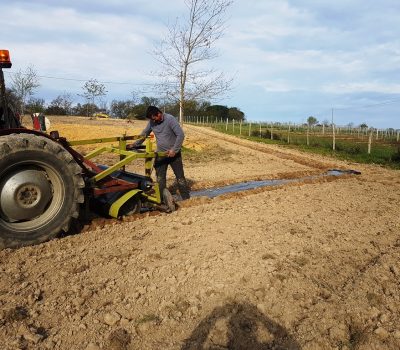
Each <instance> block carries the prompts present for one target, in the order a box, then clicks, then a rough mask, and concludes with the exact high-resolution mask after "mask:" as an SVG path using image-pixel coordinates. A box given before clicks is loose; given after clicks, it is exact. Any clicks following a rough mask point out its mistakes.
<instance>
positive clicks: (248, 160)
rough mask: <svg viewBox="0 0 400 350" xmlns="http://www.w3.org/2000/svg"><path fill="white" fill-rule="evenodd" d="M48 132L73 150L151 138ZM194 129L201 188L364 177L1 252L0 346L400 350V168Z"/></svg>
mask: <svg viewBox="0 0 400 350" xmlns="http://www.w3.org/2000/svg"><path fill="white" fill-rule="evenodd" d="M50 120H51V123H52V129H58V130H59V131H60V133H61V134H62V135H64V136H67V137H68V138H69V139H87V138H95V137H96V138H97V137H102V136H111V135H113V136H119V135H120V134H122V133H124V132H128V133H130V134H131V133H137V132H139V131H140V130H141V129H142V128H143V126H144V122H134V123H127V122H126V121H113V120H110V121H109V120H107V121H104V120H102V121H97V120H87V119H84V118H81V119H78V118H50ZM184 130H185V133H186V140H185V143H184V146H185V148H186V149H187V151H185V152H184V163H185V171H186V176H187V179H188V180H189V183H190V185H191V188H192V190H196V189H203V188H208V187H214V186H221V185H223V184H233V183H239V182H243V181H247V180H260V179H263V180H265V179H282V178H299V177H303V176H306V175H317V174H321V173H324V172H325V171H326V170H327V169H332V168H335V169H354V170H357V171H360V172H361V174H360V175H345V176H340V177H323V178H314V179H312V180H307V181H303V182H301V183H295V184H287V185H281V186H278V187H267V188H262V189H257V190H251V191H245V192H239V193H234V194H229V195H224V196H219V197H215V198H214V199H210V198H205V197H201V198H193V199H190V200H188V201H185V202H180V204H179V209H178V210H177V211H175V212H173V213H170V214H166V213H147V214H141V215H139V216H135V217H133V218H129V217H126V218H124V220H119V221H118V220H99V219H95V220H93V222H92V223H91V224H89V225H87V226H85V227H84V228H83V229H82V230H81V232H80V233H79V234H75V235H69V236H66V237H62V238H60V239H56V240H52V241H50V242H47V243H44V244H40V245H37V246H32V247H25V248H20V249H15V250H11V249H5V250H2V251H0V275H1V278H0V342H1V343H2V344H1V349H4V350H11V349H13V350H14V349H83V350H96V349H111V350H113V349H114V350H122V349H128V350H130V349H185V350H186V349H348V350H350V349H399V348H400V326H399V325H400V293H399V280H400V236H399V232H400V215H399V202H400V173H399V171H395V170H389V169H385V168H382V167H379V166H375V165H360V164H355V163H349V162H343V161H338V160H335V159H331V158H324V157H321V156H316V155H310V154H306V153H301V152H299V151H296V150H292V149H289V148H286V147H282V146H274V145H264V144H258V143H254V142H250V141H246V140H241V139H238V138H234V137H229V136H227V135H221V134H219V133H217V132H215V131H212V130H211V129H208V128H206V127H196V126H187V125H185V126H184ZM80 150H81V151H83V152H86V151H87V150H86V148H85V147H81V149H80ZM102 161H104V162H108V161H111V159H107V158H104V159H103V160H102ZM142 167H143V166H142V165H136V164H135V165H132V166H131V169H130V170H134V171H139V170H140V169H141V168H142ZM168 184H169V186H170V188H171V190H174V181H173V174H172V172H171V173H169V181H168ZM152 214H156V215H152Z"/></svg>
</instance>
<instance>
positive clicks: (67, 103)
mask: <svg viewBox="0 0 400 350" xmlns="http://www.w3.org/2000/svg"><path fill="white" fill-rule="evenodd" d="M61 99H62V102H61V106H62V108H63V109H64V110H65V113H66V114H67V115H69V114H71V109H72V103H73V98H72V95H71V94H70V93H69V92H66V91H64V93H63V94H62V95H61Z"/></svg>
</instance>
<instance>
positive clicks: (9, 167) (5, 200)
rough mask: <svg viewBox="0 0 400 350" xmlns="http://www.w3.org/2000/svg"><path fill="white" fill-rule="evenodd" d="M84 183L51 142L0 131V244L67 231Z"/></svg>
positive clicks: (21, 242)
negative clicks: (1, 134) (4, 134)
mask: <svg viewBox="0 0 400 350" xmlns="http://www.w3.org/2000/svg"><path fill="white" fill-rule="evenodd" d="M84 186H85V183H84V181H83V178H82V175H81V168H80V167H79V166H78V164H77V163H76V162H75V160H74V159H73V157H72V156H71V154H70V153H69V152H68V151H66V150H65V149H64V148H63V147H62V146H61V145H59V144H58V143H57V142H55V141H52V140H51V139H49V138H47V137H44V136H38V135H33V134H27V133H22V134H11V135H7V136H2V137H0V248H16V247H22V246H26V245H33V244H37V243H41V242H44V241H47V240H49V239H51V238H54V237H56V236H57V235H58V234H59V233H61V232H62V231H64V232H67V231H68V229H69V225H70V223H71V220H73V218H77V217H78V215H79V208H80V205H79V204H80V203H83V202H84V195H83V190H82V189H83V187H84Z"/></svg>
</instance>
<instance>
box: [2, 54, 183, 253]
mask: <svg viewBox="0 0 400 350" xmlns="http://www.w3.org/2000/svg"><path fill="white" fill-rule="evenodd" d="M10 67H11V60H10V56H9V52H8V51H7V50H0V248H14V247H21V246H26V245H32V244H37V243H40V242H44V241H47V240H49V239H51V238H54V237H56V236H57V235H58V234H59V233H60V232H67V231H68V230H69V227H70V224H71V221H72V220H74V219H77V218H78V216H79V214H80V210H81V209H82V208H83V207H88V206H87V205H86V206H83V204H85V203H86V204H88V203H89V201H90V202H91V201H95V202H96V203H100V204H101V205H102V207H103V208H105V212H106V214H107V215H108V216H111V217H116V218H118V217H120V216H122V215H126V214H129V213H137V212H139V211H140V210H141V208H142V207H143V206H144V205H147V206H148V207H150V208H155V209H158V210H165V211H172V210H174V209H175V205H174V202H173V200H172V196H171V194H170V193H169V192H168V190H166V191H164V192H163V193H162V194H160V191H159V187H158V184H157V183H156V182H153V181H152V179H151V168H152V162H153V160H154V158H155V157H162V156H165V154H164V152H154V151H153V150H152V146H151V142H150V140H148V142H147V143H146V150H145V151H142V152H141V153H140V151H138V152H133V151H128V150H127V149H126V144H127V141H129V140H137V139H139V138H140V136H124V137H115V138H108V139H98V140H84V141H75V142H68V141H67V140H65V139H64V138H62V137H59V135H58V133H57V132H53V133H50V135H47V134H46V133H44V132H41V131H36V130H30V129H26V128H23V127H22V126H21V123H20V121H19V119H18V118H17V117H16V115H15V113H14V112H13V110H12V109H11V108H10V107H9V104H8V101H7V94H6V88H5V83H4V75H3V68H10ZM114 141H117V142H119V146H118V147H114V146H109V147H102V148H101V149H99V150H96V151H94V152H91V153H90V154H89V155H86V156H83V155H81V154H79V153H78V152H76V151H75V150H74V149H73V148H72V146H73V145H77V144H93V143H98V142H100V143H104V142H114ZM105 151H109V152H112V153H114V154H115V153H117V154H119V155H120V161H119V162H118V163H117V164H115V165H114V166H112V167H108V168H107V167H103V166H99V165H97V164H95V163H93V162H92V161H91V158H92V157H94V156H95V155H98V154H100V153H101V152H105ZM137 158H142V159H144V160H145V170H146V171H145V172H146V174H145V175H137V174H132V173H128V172H125V170H124V169H125V165H126V164H128V163H129V162H131V161H132V160H134V159H137Z"/></svg>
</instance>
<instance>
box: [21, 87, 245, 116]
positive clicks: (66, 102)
mask: <svg viewBox="0 0 400 350" xmlns="http://www.w3.org/2000/svg"><path fill="white" fill-rule="evenodd" d="M150 105H155V106H160V107H161V108H162V109H164V110H165V111H166V112H168V113H171V114H173V115H175V116H178V115H179V111H180V104H179V103H178V102H177V103H163V101H162V100H161V99H160V98H155V97H147V96H144V97H141V98H140V99H138V100H133V99H132V100H125V101H119V100H113V101H112V102H111V105H110V106H109V107H107V105H106V104H105V103H102V104H96V103H93V102H92V101H90V102H88V103H84V104H80V103H78V104H76V105H74V104H73V99H72V96H71V94H67V93H64V94H62V95H60V96H58V97H57V98H55V99H54V100H53V101H51V102H50V104H48V105H46V103H45V101H44V100H43V99H40V98H31V99H29V100H28V102H27V103H26V105H25V111H26V112H27V113H29V114H31V113H35V112H43V113H45V114H48V115H86V116H91V115H92V114H93V113H96V112H100V111H102V112H106V113H108V114H110V115H111V116H112V117H114V118H119V119H143V118H145V113H146V109H147V107H148V106H150ZM184 109H185V114H186V115H195V116H211V117H213V118H216V119H221V118H222V119H226V118H229V119H230V120H232V119H234V120H237V121H241V120H242V121H243V120H245V115H244V113H243V112H242V111H241V110H240V109H238V108H237V107H227V106H222V105H212V104H211V103H210V102H198V101H195V100H192V101H185V103H184Z"/></svg>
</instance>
